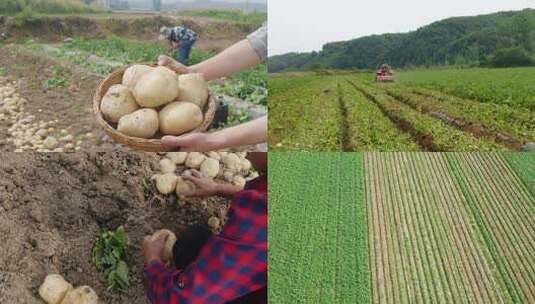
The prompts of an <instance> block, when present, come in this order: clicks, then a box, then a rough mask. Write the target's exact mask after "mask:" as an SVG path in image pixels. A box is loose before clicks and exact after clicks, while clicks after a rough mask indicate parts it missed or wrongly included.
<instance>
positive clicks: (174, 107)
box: [159, 102, 203, 135]
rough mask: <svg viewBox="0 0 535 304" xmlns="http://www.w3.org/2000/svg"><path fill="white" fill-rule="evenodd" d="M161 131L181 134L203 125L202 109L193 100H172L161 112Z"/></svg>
mask: <svg viewBox="0 0 535 304" xmlns="http://www.w3.org/2000/svg"><path fill="white" fill-rule="evenodd" d="M159 118H160V132H162V134H165V135H180V134H184V133H186V132H188V131H191V130H193V129H195V128H197V127H198V126H200V125H201V123H202V121H203V114H202V111H201V109H200V108H199V107H198V106H197V105H195V104H193V103H191V102H172V103H170V104H168V105H166V106H165V107H164V108H163V109H162V110H161V111H160V114H159Z"/></svg>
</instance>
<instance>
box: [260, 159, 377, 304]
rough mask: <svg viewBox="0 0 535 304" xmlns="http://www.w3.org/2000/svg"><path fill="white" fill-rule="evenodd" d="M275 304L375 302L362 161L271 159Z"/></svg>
mask: <svg viewBox="0 0 535 304" xmlns="http://www.w3.org/2000/svg"><path fill="white" fill-rule="evenodd" d="M269 161H270V175H269V179H270V180H269V182H270V194H269V195H270V209H269V213H270V223H269V224H270V227H271V228H270V234H269V238H270V240H269V241H270V255H269V263H270V272H269V281H270V289H269V297H270V301H271V302H273V303H367V302H368V301H369V281H368V278H369V276H368V257H367V252H368V251H367V224H366V207H365V205H364V201H363V191H364V190H363V180H362V155H361V154H356V153H312V154H311V153H270V155H269Z"/></svg>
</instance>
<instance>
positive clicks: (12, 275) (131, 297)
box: [0, 152, 228, 304]
mask: <svg viewBox="0 0 535 304" xmlns="http://www.w3.org/2000/svg"><path fill="white" fill-rule="evenodd" d="M156 161H157V156H156V154H148V153H128V154H126V153H119V152H116V153H76V154H69V153H46V154H39V153H4V154H3V155H2V162H0V243H1V244H2V246H0V302H1V303H10V304H32V303H42V302H41V301H40V300H39V296H38V294H37V289H38V288H39V285H40V284H41V283H42V281H43V279H44V278H45V276H46V275H47V274H49V273H60V274H62V275H63V276H64V277H65V278H66V279H67V280H68V281H70V282H71V283H72V284H74V285H89V286H91V287H93V288H94V289H95V291H96V292H97V293H98V294H99V297H100V298H101V301H102V303H114V304H117V303H128V304H141V303H143V304H145V303H148V300H146V297H145V290H144V287H143V284H142V259H141V257H140V256H139V252H140V246H141V242H142V239H143V237H144V236H145V235H146V234H149V233H151V232H153V231H155V230H157V229H160V228H164V227H165V228H168V229H170V230H172V231H175V233H178V234H179V233H180V232H181V231H183V230H184V229H186V228H187V227H189V226H191V225H193V224H197V223H206V222H207V220H208V218H209V217H211V216H217V217H219V218H220V219H221V220H222V223H224V221H225V219H226V213H227V210H228V201H227V200H225V199H222V198H217V197H214V198H207V199H189V200H188V202H187V203H186V204H185V206H183V207H180V206H179V204H177V202H176V197H174V196H171V197H168V198H162V197H160V196H158V195H157V194H155V193H154V190H153V187H146V186H143V185H144V183H143V180H144V179H146V178H148V177H150V176H151V175H152V173H153V167H154V166H155V165H156V163H157V162H156ZM121 225H123V226H124V227H125V229H126V232H127V233H128V236H129V241H130V249H131V253H132V259H131V260H132V261H131V271H132V276H131V280H132V286H131V287H130V289H129V290H128V292H127V293H126V294H125V295H121V296H119V295H115V294H112V293H110V292H109V291H107V288H106V280H105V277H104V275H102V274H101V273H99V272H97V270H96V269H95V267H94V266H93V265H92V264H91V262H90V254H91V249H92V246H93V244H94V242H95V241H96V239H97V237H98V235H99V234H100V232H101V230H103V229H116V228H117V227H119V226H121Z"/></svg>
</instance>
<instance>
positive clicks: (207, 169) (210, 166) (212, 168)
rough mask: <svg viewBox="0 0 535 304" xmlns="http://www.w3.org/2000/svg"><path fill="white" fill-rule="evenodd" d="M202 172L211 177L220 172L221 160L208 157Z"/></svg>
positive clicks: (203, 163)
mask: <svg viewBox="0 0 535 304" xmlns="http://www.w3.org/2000/svg"><path fill="white" fill-rule="evenodd" d="M201 173H202V174H204V175H205V176H208V177H210V178H214V177H216V176H217V175H218V174H219V162H218V161H217V160H215V159H213V158H209V157H207V158H206V159H205V160H204V161H203V162H202V165H201Z"/></svg>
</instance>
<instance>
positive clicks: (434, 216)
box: [269, 153, 535, 303]
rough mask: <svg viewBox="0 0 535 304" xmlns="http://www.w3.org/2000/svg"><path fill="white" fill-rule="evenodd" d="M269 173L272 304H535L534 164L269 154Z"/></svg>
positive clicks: (470, 156) (520, 158)
mask: <svg viewBox="0 0 535 304" xmlns="http://www.w3.org/2000/svg"><path fill="white" fill-rule="evenodd" d="M323 163H330V164H331V165H330V166H328V167H324V165H323ZM270 170H271V173H270V174H272V175H273V176H274V177H273V178H272V180H271V182H272V183H273V185H272V186H271V189H275V191H274V193H272V194H271V199H272V202H271V204H270V208H271V209H270V212H271V213H270V225H271V228H270V242H271V243H270V262H271V265H272V266H271V269H270V291H269V292H270V295H271V296H272V298H273V299H279V300H280V301H278V302H277V303H311V302H310V301H312V302H314V303H354V302H355V301H354V300H355V299H358V303H364V302H372V303H435V302H436V303H531V302H533V301H535V298H534V296H535V287H534V286H535V266H533V265H535V260H534V257H533V255H532V252H533V250H534V249H535V248H534V244H535V242H534V241H535V233H534V231H535V223H534V221H533V219H534V216H535V209H534V208H535V206H534V203H533V202H535V196H534V191H533V190H534V189H535V187H534V185H535V176H534V175H533V173H534V172H535V155H534V154H529V153H446V154H437V153H365V154H359V153H327V154H324V153H319V154H317V153H316V154H308V153H307V154H301V153H272V154H271V155H270ZM351 176H353V178H351ZM341 177H343V178H341ZM359 184H360V185H359ZM341 189H343V190H341ZM342 194H344V195H342ZM340 206H347V207H345V208H349V209H344V208H340ZM361 212H366V214H367V216H359V214H361ZM341 214H343V215H344V216H341ZM326 223H328V224H326ZM333 230H334V231H336V232H337V233H335V234H329V232H332V231H333ZM362 237H364V238H365V239H362ZM333 238H334V239H333ZM366 238H367V240H366ZM339 240H345V241H339ZM339 242H341V243H339ZM333 244H339V245H338V246H337V248H338V249H337V250H335V255H332V252H331V250H332V249H331V248H332V246H333ZM348 257H350V259H352V263H353V264H348V263H347V258H348ZM351 265H353V267H354V268H352V267H351ZM355 275H356V276H355ZM333 276H334V277H335V278H340V279H337V280H332V279H330V278H332V277H333ZM341 278H344V279H341ZM351 278H354V281H351ZM346 280H350V282H349V283H348V282H347V281H346ZM351 284H353V285H351ZM303 286H305V287H306V288H304V287H303ZM350 286H354V288H353V289H352V290H354V293H355V294H351V297H350V296H349V295H348V294H347V293H348V289H347V288H346V287H350ZM333 291H334V292H335V294H336V295H338V296H331V297H330V298H328V297H327V296H328V295H329V294H330V293H332V292H333ZM344 296H345V297H344ZM333 299H334V300H333ZM348 299H351V300H353V301H351V300H349V302H348Z"/></svg>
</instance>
